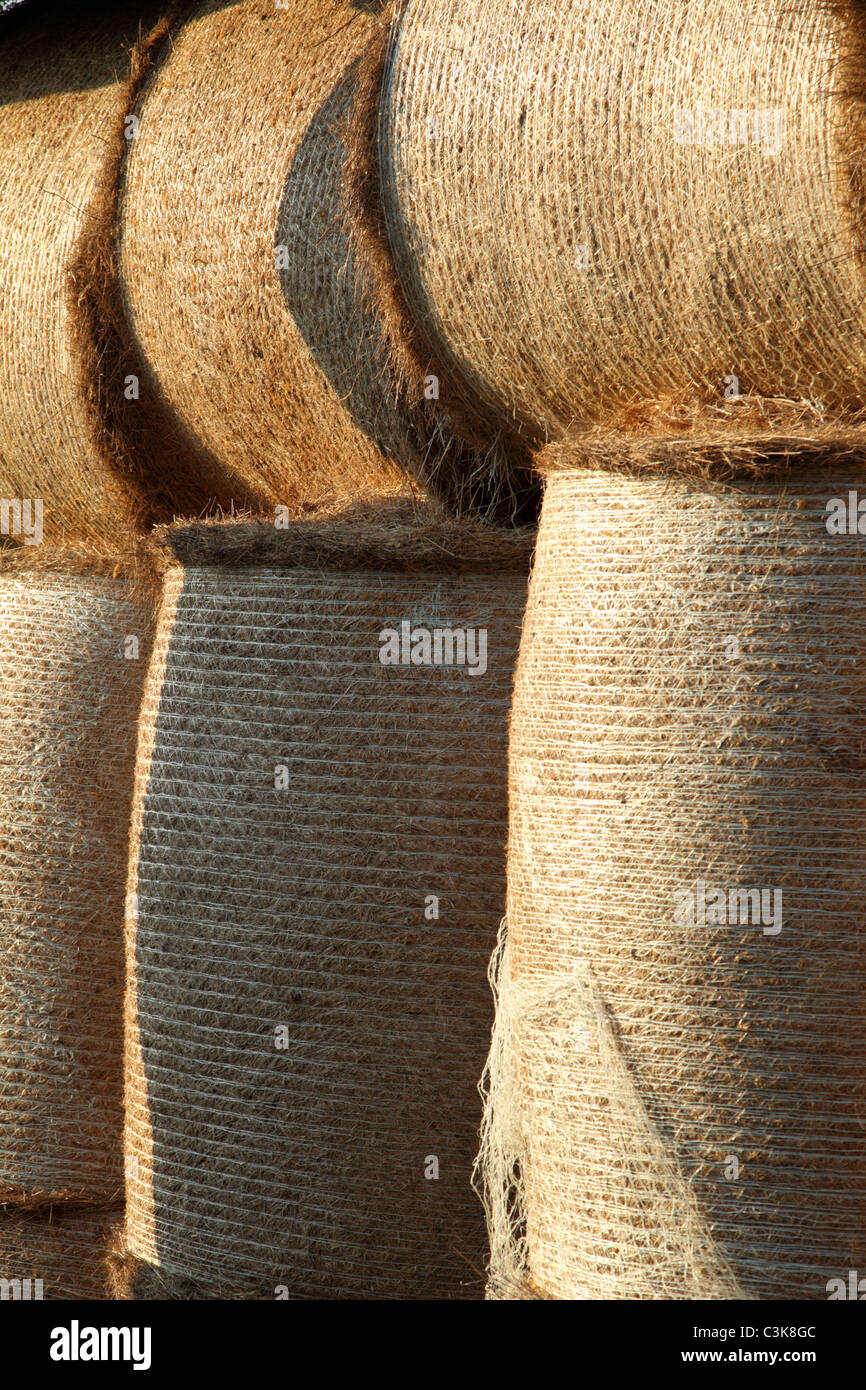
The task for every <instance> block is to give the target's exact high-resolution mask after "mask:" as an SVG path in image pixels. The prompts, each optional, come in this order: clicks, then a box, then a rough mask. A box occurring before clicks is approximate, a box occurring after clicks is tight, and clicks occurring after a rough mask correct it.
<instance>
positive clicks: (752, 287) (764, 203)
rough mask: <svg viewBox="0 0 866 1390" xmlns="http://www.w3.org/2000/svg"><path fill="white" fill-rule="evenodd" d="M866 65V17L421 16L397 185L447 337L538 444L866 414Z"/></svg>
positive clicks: (391, 166)
mask: <svg viewBox="0 0 866 1390" xmlns="http://www.w3.org/2000/svg"><path fill="white" fill-rule="evenodd" d="M864 65H866V51H864V42H863V9H862V6H861V5H859V4H857V3H856V2H855V0H850V3H838V0H833V2H832V3H831V2H830V0H826V3H825V2H822V3H818V4H814V5H808V6H807V5H792V4H789V3H788V0H770V3H766V0H745V3H743V0H690V3H688V4H683V3H681V0H625V3H623V2H622V0H616V3H614V0H603V3H599V4H584V3H582V0H573V2H571V3H563V4H558V3H540V4H534V5H527V4H525V3H523V0H492V2H491V3H489V4H485V5H484V6H483V7H482V8H479V6H478V5H477V4H476V2H475V0H406V4H405V6H404V12H403V17H402V20H401V22H400V25H399V28H398V30H397V32H396V36H395V39H394V44H393V49H392V54H391V59H390V63H389V68H388V75H387V79H386V84H385V90H384V93H383V114H382V119H383V129H382V153H381V160H382V180H383V188H384V196H385V199H386V214H387V220H388V226H389V229H390V234H391V239H392V243H393V246H394V249H395V255H396V256H397V258H398V263H399V266H400V272H401V276H402V279H403V283H404V286H405V291H406V295H407V297H408V299H409V302H410V303H411V305H412V307H413V310H414V313H415V315H416V317H417V318H418V321H419V323H420V324H421V325H422V327H423V328H424V331H425V334H426V336H427V337H428V338H429V339H430V340H431V341H434V342H437V343H438V344H439V345H440V348H441V352H442V354H443V355H445V357H446V358H447V360H448V362H449V364H450V365H451V367H452V368H453V369H454V370H455V371H459V372H462V373H463V375H464V377H465V379H466V380H467V382H468V383H469V385H470V386H471V388H472V389H473V390H474V391H475V393H476V394H477V395H478V396H479V398H480V399H481V400H482V401H486V402H488V403H489V404H490V405H491V406H492V407H493V408H495V409H496V410H497V411H498V412H499V413H500V415H501V416H503V417H506V418H509V419H511V418H513V419H514V420H515V421H516V422H518V424H519V426H520V427H521V428H522V430H523V431H524V433H525V434H526V436H527V438H529V439H531V440H534V441H543V440H545V439H547V438H551V439H556V438H559V437H561V436H562V434H563V433H564V431H566V430H568V429H569V428H571V427H572V426H579V427H586V426H589V425H592V424H594V423H597V422H599V421H611V420H617V421H618V422H619V423H620V424H621V426H622V427H624V428H631V429H633V430H635V429H638V428H640V429H642V430H644V431H646V430H658V429H662V430H665V429H670V428H671V424H672V423H675V422H676V421H677V419H679V420H680V423H682V422H683V421H688V420H690V419H691V418H692V417H693V416H694V415H695V414H696V413H697V414H698V415H703V414H706V415H708V417H709V418H710V420H714V419H715V407H716V406H718V405H719V404H720V403H724V401H725V400H726V399H737V398H739V399H740V400H741V401H743V402H744V403H748V402H750V401H751V402H753V403H754V399H755V398H758V399H759V400H763V399H769V398H782V399H784V400H787V401H790V402H794V403H796V404H798V405H799V406H800V407H801V413H802V414H803V415H804V428H805V427H806V426H808V425H810V424H812V423H820V421H821V420H823V419H824V418H825V417H826V416H828V415H833V414H835V413H838V414H843V415H846V416H853V415H857V414H859V412H861V411H862V410H863V407H864V403H866V332H864V326H863V315H862V312H861V310H862V304H863V298H864V291H866V277H864V269H863V256H862V252H863V244H864V234H863V219H862V217H861V206H862V188H863V180H862V148H863V143H864V123H863V102H862V87H863V82H862V76H863V72H864ZM852 93H853V95H852ZM735 415H736V412H735ZM736 427H737V426H736V419H733V420H732V419H727V418H726V419H725V420H724V421H723V422H721V424H720V432H721V433H723V434H724V433H726V432H729V431H731V430H735V429H736Z"/></svg>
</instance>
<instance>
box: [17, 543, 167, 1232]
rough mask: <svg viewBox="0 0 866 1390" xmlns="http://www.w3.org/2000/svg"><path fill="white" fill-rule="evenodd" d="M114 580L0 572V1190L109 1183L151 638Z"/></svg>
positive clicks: (85, 1194) (106, 1191) (143, 612)
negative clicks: (138, 754)
mask: <svg viewBox="0 0 866 1390" xmlns="http://www.w3.org/2000/svg"><path fill="white" fill-rule="evenodd" d="M130 593H131V589H130V581H129V580H127V579H110V578H105V577H100V576H98V575H92V574H90V575H88V574H61V573H51V572H48V571H45V570H42V571H40V570H35V571H32V572H27V571H24V572H21V571H17V570H13V571H11V572H9V571H6V570H2V571H0V845H2V850H0V927H2V930H0V966H2V968H0V1056H2V1061H0V1201H7V1202H10V1201H11V1202H19V1203H22V1204H26V1205H33V1204H39V1203H40V1202H43V1203H44V1202H46V1201H50V1200H53V1199H57V1198H67V1199H68V1198H75V1199H77V1200H79V1201H83V1200H87V1201H105V1200H111V1199H113V1198H116V1196H117V1195H118V1193H119V1192H120V1191H121V1190H122V1158H121V1125H122V1111H121V1101H122V1018H123V991H124V978H123V976H124V966H123V919H124V895H125V874H126V862H127V844H128V830H129V808H130V801H131V795H132V774H133V766H134V758H135V739H136V720H137V715H138V704H139V699H140V695H141V689H142V684H143V679H144V673H145V670H146V663H147V658H148V650H149V642H150V637H151V632H150V630H149V623H150V621H151V619H150V616H149V613H148V610H147V607H146V605H145V604H144V602H143V601H142V600H141V599H138V600H135V601H134V600H133V599H132V598H131V597H130ZM130 638H134V639H135V640H136V641H137V643H138V654H137V656H136V655H135V654H134V647H133V645H132V644H131V643H130V641H129V639H130ZM125 650H126V651H127V652H129V653H130V654H129V655H125Z"/></svg>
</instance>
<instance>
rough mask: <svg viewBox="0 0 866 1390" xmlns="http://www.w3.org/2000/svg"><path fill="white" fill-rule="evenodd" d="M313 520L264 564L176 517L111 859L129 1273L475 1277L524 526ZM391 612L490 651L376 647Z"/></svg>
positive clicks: (260, 1291)
mask: <svg viewBox="0 0 866 1390" xmlns="http://www.w3.org/2000/svg"><path fill="white" fill-rule="evenodd" d="M314 521H315V519H314V518H306V519H303V520H302V521H299V522H298V525H297V528H296V530H295V531H294V532H289V533H286V535H285V536H284V538H283V542H282V543H283V545H284V556H283V559H282V562H281V561H280V559H279V558H278V557H277V556H276V555H275V553H274V544H273V541H272V540H271V542H268V543H264V544H262V546H261V552H260V554H257V552H256V548H255V532H254V529H253V528H250V527H236V528H227V535H226V540H225V544H226V546H227V550H228V555H229V558H230V563H229V564H226V565H222V564H220V563H213V561H214V560H219V559H220V556H219V537H218V536H217V534H216V528H212V533H211V534H210V535H209V537H208V540H207V543H208V545H209V546H210V550H209V552H207V554H206V555H205V557H204V559H202V553H203V552H202V544H203V542H202V528H200V527H192V528H182V529H174V530H172V531H171V532H169V534H168V537H167V542H166V543H167V547H168V552H169V560H171V559H172V558H173V559H174V561H175V563H174V564H171V563H169V566H168V569H167V573H166V576H165V587H164V598H163V607H162V611H161V617H160V623H159V628H158V634H157V637H156V641H155V647H154V655H153V661H152V665H151V670H150V675H149V678H148V684H147V690H146V694H145V699H144V702H143V706H142V719H141V726H140V728H141V732H140V741H139V757H138V768H137V778H136V795H135V803H134V811H133V847H132V864H131V871H130V881H129V891H130V894H131V896H132V900H133V901H134V902H135V903H136V910H137V920H136V921H135V922H134V923H133V922H130V923H129V925H128V942H127V951H128V955H127V961H128V965H127V971H128V979H129V991H128V997H127V1060H126V1144H125V1148H126V1160H127V1172H128V1182H127V1224H126V1258H127V1261H128V1263H127V1266H126V1275H125V1277H126V1278H127V1280H131V1281H132V1284H133V1286H135V1285H136V1282H137V1284H138V1287H139V1288H141V1287H147V1276H148V1270H147V1269H146V1268H143V1267H144V1266H151V1267H152V1278H153V1280H155V1281H156V1284H157V1286H158V1285H159V1283H160V1282H161V1283H162V1284H163V1285H166V1284H168V1286H170V1287H176V1286H177V1284H178V1281H180V1282H181V1284H182V1283H183V1281H192V1282H193V1283H195V1284H196V1285H198V1286H201V1287H205V1288H207V1289H209V1290H210V1291H211V1293H210V1296H246V1297H253V1296H258V1297H270V1298H274V1297H275V1296H279V1293H278V1290H280V1289H283V1290H285V1291H287V1293H288V1295H289V1296H291V1297H293V1298H296V1297H301V1298H304V1297H317V1296H344V1297H388V1296H391V1297H409V1298H413V1297H414V1298H419V1297H457V1298H461V1297H473V1296H474V1297H477V1296H479V1294H480V1292H481V1289H482V1285H483V1272H482V1269H483V1261H484V1253H483V1251H484V1230H483V1226H484V1223H483V1213H482V1211H481V1208H480V1206H479V1204H478V1202H477V1199H476V1197H475V1195H474V1194H473V1192H472V1190H471V1186H470V1178H471V1171H472V1160H473V1157H474V1152H475V1148H476V1147H477V1131H478V1124H479V1121H480V1107H479V1105H478V1098H477V1093H476V1089H475V1082H476V1079H477V1076H478V1073H479V1071H480V1067H481V1064H482V1063H483V1056H484V1053H485V1051H486V1047H487V1041H488V1037H489V1028H490V1023H491V1009H490V1000H489V993H488V991H487V989H486V985H485V982H484V967H485V962H486V960H487V958H488V957H489V953H490V950H491V948H492V945H493V942H494V939H495V934H496V929H497V925H498V922H499V920H500V917H501V913H502V908H503V905H504V842H505V800H504V794H505V767H504V757H505V723H506V717H507V710H508V705H509V700H510V694H511V679H512V670H513V662H514V659H515V654H516V648H517V642H518V636H519V629H520V622H521V617H522V612H523V605H524V601H525V587H526V574H527V569H528V559H529V553H530V549H531V544H532V537H531V536H527V535H526V534H524V535H523V536H522V537H521V540H520V543H519V544H515V543H514V542H513V540H512V539H511V538H507V539H503V540H502V541H501V542H500V538H499V537H498V536H497V534H496V533H494V532H491V531H489V530H487V531H486V532H485V533H484V535H483V537H482V534H481V533H482V528H480V527H478V526H477V525H472V524H470V523H460V522H455V521H450V522H447V523H446V522H445V521H443V519H442V516H441V514H440V513H436V512H432V513H425V512H420V513H416V514H415V519H414V525H412V524H410V522H409V519H408V515H407V516H404V519H403V524H402V529H401V526H400V524H399V523H396V524H395V529H396V536H397V539H398V541H399V545H397V546H392V545H391V544H390V543H389V541H390V536H389V524H388V523H389V521H390V522H391V523H394V512H393V509H389V508H385V512H384V520H383V519H382V518H380V519H379V521H378V522H376V523H373V522H370V521H369V520H367V521H364V520H359V519H358V516H357V514H355V515H353V514H349V515H348V516H344V518H343V521H342V546H341V547H340V546H338V544H337V539H338V530H339V528H340V522H339V520H338V519H335V517H334V516H333V515H326V516H325V518H324V520H323V523H322V535H321V538H320V540H319V541H318V542H317V538H316V536H315V527H314ZM239 534H240V535H241V537H242V544H243V546H245V547H246V548H245V551H244V553H243V563H242V564H240V565H239V564H237V563H233V562H232V559H235V560H236V558H237V556H238V551H237V539H238V535H239ZM276 534H277V535H280V533H276ZM431 537H432V539H433V545H432V546H431ZM482 540H483V544H482ZM436 544H439V545H441V546H442V552H443V555H444V557H445V561H446V563H447V564H449V565H450V571H448V572H446V571H445V570H443V571H436V570H434V569H433V568H432V554H431V551H432V550H433V549H434V548H435V545H436ZM497 550H498V566H497V569H496V571H495V572H493V571H492V566H491V563H490V560H491V556H492V554H493V553H494V552H495V551H497ZM208 555H209V557H210V560H208ZM299 558H300V561H301V563H300V566H299V564H298V559H299ZM178 560H179V561H180V562H181V563H180V564H178V563H177V561H178ZM373 560H375V561H376V563H377V565H378V567H377V568H369V565H370V563H371V561H373ZM461 561H462V565H461ZM404 622H405V623H407V624H410V625H411V630H412V631H413V632H416V633H417V632H418V631H420V629H422V628H424V629H426V630H428V631H432V629H433V628H439V629H442V630H444V629H449V630H450V631H451V632H452V633H454V632H455V631H457V630H461V631H464V632H465V631H466V630H472V632H474V633H475V634H476V637H477V634H478V630H479V629H484V631H485V633H486V657H485V662H484V665H485V667H486V669H485V670H484V671H482V670H481V668H480V664H479V665H478V667H477V670H476V671H475V673H474V674H473V672H472V671H471V670H470V669H469V667H468V665H466V664H463V665H460V664H457V663H453V664H450V665H448V664H441V663H440V664H438V665H433V664H429V665H419V664H414V665H413V664H408V665H402V664H400V665H390V664H388V665H386V664H383V663H382V661H381V659H380V652H381V651H382V650H383V648H382V633H383V631H384V630H385V629H395V631H397V632H400V631H401V628H402V624H403V623H404ZM478 640H480V638H479V639H478ZM419 650H420V648H419ZM468 650H469V649H468V648H467V651H468ZM476 654H477V653H476ZM458 662H459V658H458ZM425 914H426V915H425ZM434 1169H435V1170H436V1171H438V1177H437V1176H436V1175H435V1172H434ZM136 1262H137V1263H136ZM142 1281H144V1282H143V1283H142ZM239 1291H243V1292H239ZM142 1296H145V1295H142ZM159 1296H163V1295H159Z"/></svg>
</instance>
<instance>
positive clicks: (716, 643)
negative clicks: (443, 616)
mask: <svg viewBox="0 0 866 1390" xmlns="http://www.w3.org/2000/svg"><path fill="white" fill-rule="evenodd" d="M863 40H864V30H863V11H862V7H861V6H859V5H856V4H854V3H835V0H834V3H826V4H820V5H817V6H812V7H802V6H789V5H787V4H785V3H784V0H778V3H774V4H772V5H770V6H767V5H766V4H761V5H759V4H758V3H757V0H755V2H754V3H752V0H749V3H747V4H745V5H743V4H740V3H736V4H735V3H733V0H731V3H727V2H726V3H722V4H718V3H712V4H710V3H709V2H708V0H707V3H704V0H699V3H691V4H689V5H682V4H679V3H677V0H662V3H649V0H629V3H627V4H613V3H608V4H601V5H595V6H584V5H576V4H575V5H565V6H563V5H554V4H541V5H535V6H525V5H521V4H519V3H517V0H496V3H494V4H492V5H490V6H486V7H485V10H484V16H483V19H482V18H481V17H480V16H479V11H478V8H477V6H475V5H474V4H473V3H472V2H471V0H445V3H444V4H440V3H438V0H437V3H436V4H433V3H431V0H407V2H406V4H405V6H404V7H403V14H402V19H401V22H400V25H399V27H398V29H397V31H396V33H395V38H394V43H393V45H392V50H391V54H390V58H389V65H388V73H387V78H386V83H385V89H384V95H383V105H382V169H383V184H384V189H385V195H386V199H387V216H388V226H389V231H390V236H391V240H392V244H393V246H394V248H395V254H396V255H397V258H398V261H399V265H400V271H401V276H402V280H403V284H404V288H405V293H406V295H407V297H408V299H409V300H410V302H411V304H412V305H413V307H414V310H415V312H416V314H417V315H418V317H419V319H420V320H421V321H422V323H423V326H424V330H425V333H426V334H427V335H428V337H429V338H430V339H431V340H434V341H438V343H439V344H440V347H441V350H442V352H443V353H444V354H447V356H448V360H449V362H450V363H451V364H452V366H453V368H454V370H455V371H457V372H460V373H462V375H463V378H464V380H465V382H466V383H467V389H469V390H474V391H475V392H477V394H478V395H479V397H481V398H482V399H483V400H484V401H486V402H487V403H488V405H489V406H490V408H491V409H494V410H497V411H498V412H500V414H501V415H502V416H503V417H506V416H507V417H512V418H513V419H514V420H515V421H516V422H517V424H518V427H519V428H520V430H521V431H522V432H523V434H524V435H525V437H526V438H527V439H528V440H529V441H531V442H533V443H534V444H536V445H542V444H545V443H546V442H548V441H553V443H552V444H551V446H550V448H549V449H547V451H546V452H545V453H544V454H542V456H541V458H540V460H539V462H540V465H541V467H542V469H543V471H544V472H545V474H546V476H547V483H546V493H545V498H544V503H543V509H542V523H541V533H540V540H539V549H538V555H537V562H536V567H535V570H534V574H533V581H532V586H531V596H530V608H529V614H528V618H527V624H526V628H525V632H524V638H523V645H522V650H521V658H520V666H519V674H518V680H517V690H516V697H515V706H514V712H513V720H512V735H511V737H512V742H511V772H510V778H511V782H510V796H511V806H512V820H511V828H510V848H509V906H508V931H507V936H505V937H503V940H502V942H501V945H500V949H499V953H498V955H497V958H496V969H495V979H496V985H497V990H498V1013H497V1029H496V1035H495V1039H494V1045H493V1048H492V1051H491V1057H490V1063H489V1072H488V1077H487V1086H488V1108H487V1116H486V1121H485V1133H484V1143H483V1148H482V1153H481V1160H480V1179H481V1183H482V1186H483V1188H484V1191H485V1198H486V1202H487V1205H488V1215H489V1223H490V1234H491V1241H492V1259H491V1266H490V1276H491V1277H490V1290H491V1293H492V1295H493V1296H495V1297H553V1298H558V1297H566V1298H569V1297H571V1298H573V1297H588V1298H610V1297H614V1298H628V1297H638V1298H647V1297H649V1298H652V1297H660V1298H688V1297H698V1298H732V1297H733V1298H736V1297H752V1298H785V1299H789V1298H825V1297H827V1295H828V1292H829V1290H830V1288H831V1284H830V1282H829V1281H830V1280H832V1279H834V1278H837V1277H841V1278H842V1279H845V1278H846V1277H847V1271H848V1270H849V1269H856V1268H858V1267H860V1266H861V1265H862V1262H863V1259H864V1257H866V1251H864V1248H863V1238H862V1232H863V1229H864V1216H866V1168H864V1163H863V1153H864V1144H863V1139H864V1132H863V1101H864V1091H863V1081H862V1076H861V1069H860V1066H859V1062H858V1057H859V1056H860V1055H862V1050H863V1042H864V1034H863V1011H862V996H863V987H864V955H863V950H862V939H861V938H862V927H863V922H862V895H861V888H862V879H863V874H864V870H866V861H864V857H863V851H862V847H861V846H860V836H859V827H860V823H861V821H862V816H863V808H864V791H866V789H864V785H863V763H862V751H863V750H862V740H861V738H860V735H859V733H858V726H857V717H858V716H857V711H858V710H859V707H860V704H861V698H862V690H861V684H862V681H861V679H860V676H859V675H858V670H859V668H860V666H861V665H862V658H863V651H862V641H861V638H860V630H861V628H862V622H860V618H861V616H862V603H863V598H862V560H861V557H860V554H859V529H858V528H859V515H860V514H859V510H858V509H859V503H860V495H861V494H860V489H861V488H862V487H863V481H864V473H863V465H862V459H863V457H864V447H866V434H864V431H863V428H862V424H861V417H862V412H863V407H864V400H866V333H864V328H863V322H862V314H861V312H860V308H861V305H862V300H863V293H864V288H866V280H864V271H863V258H862V251H863V223H862V186H863V183H862V148H863V140H862V131H863V108H862V98H861V97H860V95H859V92H860V90H861V89H862V70H863V55H864V43H863ZM611 54H613V55H615V62H614V66H613V67H612V66H611ZM482 74H483V80H481V75H482ZM858 74H859V76H858ZM457 217H459V219H460V234H459V235H457V234H456V232H454V231H452V228H453V227H454V222H455V219H456V218H457ZM837 513H838V514H839V515H840V516H842V517H843V519H842V520H841V521H839V522H838V523H837V521H836V516H837ZM843 513H844V516H843Z"/></svg>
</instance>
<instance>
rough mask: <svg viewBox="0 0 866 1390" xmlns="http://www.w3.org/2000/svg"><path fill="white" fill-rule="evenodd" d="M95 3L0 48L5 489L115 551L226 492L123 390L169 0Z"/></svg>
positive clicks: (48, 520)
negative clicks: (151, 96) (128, 306)
mask: <svg viewBox="0 0 866 1390" xmlns="http://www.w3.org/2000/svg"><path fill="white" fill-rule="evenodd" d="M99 8H100V7H96V11H92V10H91V12H88V13H86V14H84V15H82V14H80V13H79V12H78V11H75V12H74V13H73V12H71V11H70V7H69V6H68V5H58V4H49V5H40V6H36V7H34V9H33V12H32V13H31V12H29V11H24V12H23V13H22V14H21V15H20V16H19V17H17V18H16V20H15V23H14V25H13V24H12V23H11V20H10V33H9V34H8V35H7V36H5V37H4V40H3V43H2V45H0V170H2V172H0V259H2V261H3V264H4V282H5V289H4V293H3V296H2V300H0V496H2V498H3V499H5V500H9V499H17V501H19V502H21V501H23V500H28V501H29V502H30V503H31V504H33V503H35V502H36V501H37V500H38V502H39V504H40V505H41V507H42V509H43V522H42V525H43V530H44V535H45V536H46V538H47V539H48V540H49V541H51V542H52V543H56V544H70V543H71V544H83V545H86V546H88V547H90V548H93V547H100V548H102V549H103V550H106V551H114V550H115V549H116V547H117V544H118V539H119V537H120V536H122V535H123V534H124V532H130V531H133V530H136V529H139V528H142V527H144V526H146V524H147V523H148V522H149V521H151V520H154V519H157V520H160V519H161V520H167V519H171V517H172V516H173V515H174V512H175V510H176V509H189V510H191V511H194V512H197V511H200V510H201V509H202V508H203V507H204V506H205V505H207V503H208V502H209V501H210V500H211V499H212V498H214V497H215V498H216V500H218V501H221V502H224V503H225V504H226V505H228V504H229V503H230V502H231V500H232V499H231V495H230V493H229V491H228V489H227V488H225V487H223V490H222V492H220V491H219V490H217V489H218V486H219V484H218V480H214V478H213V476H212V472H211V473H210V474H207V476H204V475H202V467H198V472H196V471H195V469H194V468H192V466H191V464H190V460H189V457H188V455H185V454H184V451H183V449H182V447H180V446H179V445H178V442H177V440H176V438H175V436H174V435H173V434H172V430H171V427H170V422H169V421H167V420H166V419H165V417H164V414H162V413H161V412H160V411H159V410H158V409H156V408H155V407H154V406H153V403H152V402H149V401H148V400H147V399H146V398H137V399H134V398H131V397H130V392H132V391H133V390H134V387H133V384H132V383H133V382H134V381H138V380H139V377H140V373H141V367H140V366H139V365H138V362H137V359H136V355H135V352H134V350H133V347H132V345H131V344H130V343H129V341H128V332H127V330H126V327H125V325H124V324H123V321H122V313H121V312H120V309H119V307H118V303H117V284H116V270H115V266H114V253H113V237H114V211H115V209H114V201H115V195H116V186H117V174H118V168H119V163H120V159H121V156H122V152H123V150H124V149H125V147H126V145H127V143H128V141H127V139H125V138H124V137H125V134H127V133H128V129H129V127H128V126H127V116H128V113H129V112H130V110H131V107H132V105H133V103H134V100H135V93H136V91H137V90H138V88H139V86H140V85H141V84H142V82H143V81H144V79H145V77H146V75H147V73H148V72H149V70H150V68H151V66H152V64H153V62H154V60H155V57H156V55H157V53H158V52H159V50H160V46H161V44H162V42H163V40H164V38H165V35H166V33H167V30H168V16H169V14H170V13H171V12H172V11H173V9H174V7H173V6H172V5H170V4H159V3H150V4H145V5H141V4H132V3H126V4H118V5H114V6H112V7H110V12H108V11H106V10H105V7H103V12H101V13H100V12H99ZM128 397H130V398H128ZM200 475H201V476H200ZM240 500H241V501H242V502H246V501H247V500H248V499H247V498H246V497H242V498H241V499H240ZM0 526H2V530H3V535H4V536H5V537H7V538H10V539H12V540H17V541H18V543H21V541H22V540H23V539H25V538H26V537H25V535H24V534H23V533H22V532H21V530H20V528H18V529H16V528H15V526H14V525H12V526H10V524H9V521H8V518H7V517H6V516H5V515H4V516H3V517H2V518H0Z"/></svg>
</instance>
